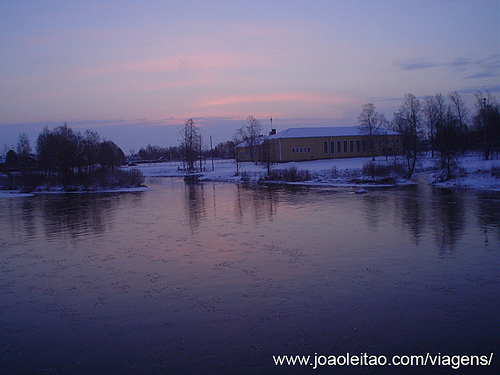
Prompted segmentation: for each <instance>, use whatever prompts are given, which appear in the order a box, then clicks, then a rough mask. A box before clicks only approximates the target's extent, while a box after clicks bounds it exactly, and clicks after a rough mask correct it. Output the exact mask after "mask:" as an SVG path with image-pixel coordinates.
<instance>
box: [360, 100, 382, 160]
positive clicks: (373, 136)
mask: <svg viewBox="0 0 500 375" xmlns="http://www.w3.org/2000/svg"><path fill="white" fill-rule="evenodd" d="M361 108H362V109H361V113H360V115H359V117H358V119H359V129H360V131H361V133H362V134H364V135H367V136H368V149H369V151H370V153H371V155H372V160H375V148H376V146H377V145H376V140H377V139H378V136H379V135H380V133H381V132H380V130H381V129H382V127H384V126H385V125H386V124H387V120H386V119H385V117H384V115H383V114H381V113H378V112H377V111H376V109H375V106H374V105H373V103H368V104H363V106H362V107H361Z"/></svg>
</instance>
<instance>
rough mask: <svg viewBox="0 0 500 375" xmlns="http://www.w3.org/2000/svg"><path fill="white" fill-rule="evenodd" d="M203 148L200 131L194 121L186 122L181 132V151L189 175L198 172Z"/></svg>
mask: <svg viewBox="0 0 500 375" xmlns="http://www.w3.org/2000/svg"><path fill="white" fill-rule="evenodd" d="M201 147H202V139H201V132H200V130H199V129H198V128H197V127H196V125H195V123H194V121H193V119H188V120H186V122H185V124H184V128H183V129H182V131H181V149H182V155H183V159H184V161H185V162H186V164H187V171H188V172H189V173H192V172H194V171H195V170H196V161H197V160H198V159H199V158H200V152H201Z"/></svg>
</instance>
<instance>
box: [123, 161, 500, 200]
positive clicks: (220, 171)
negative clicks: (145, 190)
mask: <svg viewBox="0 0 500 375" xmlns="http://www.w3.org/2000/svg"><path fill="white" fill-rule="evenodd" d="M370 161H371V158H370V157H366V158H346V159H329V160H314V161H302V162H289V163H282V164H274V165H273V166H272V169H273V170H284V169H289V168H296V169H297V170H299V171H300V170H302V171H305V170H307V171H309V173H310V174H311V176H312V179H311V180H308V181H300V182H284V181H268V180H264V176H265V175H266V169H265V167H264V166H262V165H255V164H254V163H250V162H245V163H239V166H238V169H239V173H238V176H235V174H236V163H235V161H234V160H216V161H214V170H212V164H211V162H210V161H207V162H206V163H205V164H204V165H203V167H204V169H205V170H204V171H203V172H199V173H197V175H199V176H200V177H199V181H201V182H203V181H214V182H232V183H260V184H268V185H271V184H273V185H277V184H279V185H293V186H310V187H311V186H314V187H321V186H324V187H346V188H347V187H349V188H364V189H366V188H388V187H398V186H408V185H415V184H417V183H419V182H417V181H415V180H420V181H422V176H424V177H426V176H427V175H429V178H428V180H427V183H428V184H430V185H432V186H436V187H440V188H452V189H476V190H488V191H500V175H499V173H496V174H495V175H492V171H493V170H494V169H496V170H500V160H482V157H481V155H478V154H472V155H468V156H463V157H459V158H457V161H458V166H459V168H460V175H461V176H460V177H454V178H452V179H450V180H448V181H444V182H436V181H435V177H436V175H437V174H438V173H439V169H438V168H436V165H439V158H437V157H435V158H431V157H430V156H426V157H423V158H421V159H419V161H418V164H417V167H416V169H415V173H414V177H413V178H412V179H411V180H407V179H403V178H398V177H394V181H393V182H392V183H384V182H383V180H375V181H373V180H371V179H368V178H366V176H363V175H362V168H363V165H364V164H365V163H367V162H370ZM393 162H394V160H391V158H389V160H387V161H386V160H385V158H383V157H378V158H376V161H375V163H377V164H384V165H388V164H391V163H393ZM398 162H404V160H403V158H402V157H400V158H399V159H398ZM128 168H138V169H139V170H140V171H141V172H142V173H143V174H144V176H145V177H179V178H183V177H184V176H185V175H186V174H185V172H184V171H182V163H180V162H172V163H152V164H140V165H138V166H135V167H128ZM353 181H356V182H353Z"/></svg>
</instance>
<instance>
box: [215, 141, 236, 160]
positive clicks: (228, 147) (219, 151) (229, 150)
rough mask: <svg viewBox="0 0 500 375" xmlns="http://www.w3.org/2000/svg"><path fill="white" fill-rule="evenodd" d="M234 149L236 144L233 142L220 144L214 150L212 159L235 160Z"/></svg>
mask: <svg viewBox="0 0 500 375" xmlns="http://www.w3.org/2000/svg"><path fill="white" fill-rule="evenodd" d="M235 147H236V143H235V142H234V141H227V142H221V143H219V144H218V145H217V146H215V148H214V157H215V158H221V159H233V158H235V155H234V154H235Z"/></svg>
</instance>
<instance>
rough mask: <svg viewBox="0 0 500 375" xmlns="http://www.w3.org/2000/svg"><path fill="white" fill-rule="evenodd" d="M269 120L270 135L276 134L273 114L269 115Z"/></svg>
mask: <svg viewBox="0 0 500 375" xmlns="http://www.w3.org/2000/svg"><path fill="white" fill-rule="evenodd" d="M269 121H270V122H271V131H270V132H269V135H275V134H276V129H273V116H269Z"/></svg>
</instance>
